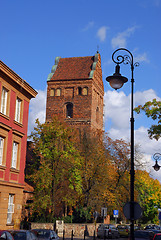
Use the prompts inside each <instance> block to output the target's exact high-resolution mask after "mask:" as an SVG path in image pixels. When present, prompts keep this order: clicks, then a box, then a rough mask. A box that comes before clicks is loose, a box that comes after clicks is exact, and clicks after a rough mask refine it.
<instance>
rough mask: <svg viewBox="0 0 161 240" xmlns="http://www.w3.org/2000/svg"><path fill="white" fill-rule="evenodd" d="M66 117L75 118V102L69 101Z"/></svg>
mask: <svg viewBox="0 0 161 240" xmlns="http://www.w3.org/2000/svg"><path fill="white" fill-rule="evenodd" d="M66 117H67V118H73V104H72V103H68V104H67V105H66Z"/></svg>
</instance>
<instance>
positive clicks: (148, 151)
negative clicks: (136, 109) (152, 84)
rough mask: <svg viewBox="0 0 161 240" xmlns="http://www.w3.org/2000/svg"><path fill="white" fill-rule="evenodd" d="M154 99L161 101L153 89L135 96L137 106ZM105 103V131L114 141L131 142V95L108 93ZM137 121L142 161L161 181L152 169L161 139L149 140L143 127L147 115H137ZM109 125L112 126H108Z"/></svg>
mask: <svg viewBox="0 0 161 240" xmlns="http://www.w3.org/2000/svg"><path fill="white" fill-rule="evenodd" d="M154 98H156V99H157V100H161V99H160V98H159V97H158V96H157V95H156V93H155V91H154V90H152V89H149V90H146V91H143V92H136V93H135V94H134V99H135V105H136V106H138V105H139V104H141V105H142V104H144V103H145V102H147V101H149V100H152V99H154ZM104 102H105V109H104V110H105V126H107V129H105V130H106V131H108V133H109V136H110V137H111V138H112V139H124V140H126V141H130V95H125V93H124V92H122V91H120V92H117V91H107V92H106V93H105V96H104ZM138 116H139V117H138ZM135 120H136V121H139V125H140V127H139V128H138V129H135V144H137V145H139V146H140V152H141V153H142V154H143V159H142V161H143V162H145V163H146V170H147V171H148V172H150V174H151V175H152V177H153V178H157V179H158V180H160V181H161V176H159V175H158V173H157V172H155V171H154V170H153V168H152V166H153V165H154V161H153V160H152V156H153V154H154V153H155V152H160V146H161V139H159V141H156V140H154V139H153V140H151V139H149V137H148V133H147V128H145V127H144V126H143V125H144V124H145V121H146V120H147V117H146V116H145V115H144V116H143V115H136V119H135ZM109 124H110V126H108V125H109ZM149 127H150V124H149Z"/></svg>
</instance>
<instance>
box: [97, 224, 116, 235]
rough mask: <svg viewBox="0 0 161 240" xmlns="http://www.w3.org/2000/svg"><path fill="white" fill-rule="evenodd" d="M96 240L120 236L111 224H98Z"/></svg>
mask: <svg viewBox="0 0 161 240" xmlns="http://www.w3.org/2000/svg"><path fill="white" fill-rule="evenodd" d="M97 237H98V238H119V237H120V234H119V231H118V229H117V227H115V226H114V225H112V224H100V225H99V226H98V229H97Z"/></svg>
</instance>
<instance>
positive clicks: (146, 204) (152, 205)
mask: <svg viewBox="0 0 161 240" xmlns="http://www.w3.org/2000/svg"><path fill="white" fill-rule="evenodd" d="M135 175H136V181H135V189H136V196H137V201H138V202H139V204H140V206H141V207H142V210H143V215H142V218H141V221H142V222H143V223H148V222H152V223H158V213H157V208H156V206H157V207H158V208H160V207H161V184H160V182H159V181H158V180H154V179H153V178H151V177H150V175H149V173H147V172H146V171H141V170H137V171H136V174H135Z"/></svg>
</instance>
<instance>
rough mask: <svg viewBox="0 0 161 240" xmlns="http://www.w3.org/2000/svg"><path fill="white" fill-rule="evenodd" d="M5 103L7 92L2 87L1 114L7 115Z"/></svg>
mask: <svg viewBox="0 0 161 240" xmlns="http://www.w3.org/2000/svg"><path fill="white" fill-rule="evenodd" d="M7 101H8V90H7V89H6V88H5V87H3V88H2V96H1V113H3V114H4V115H7Z"/></svg>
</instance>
